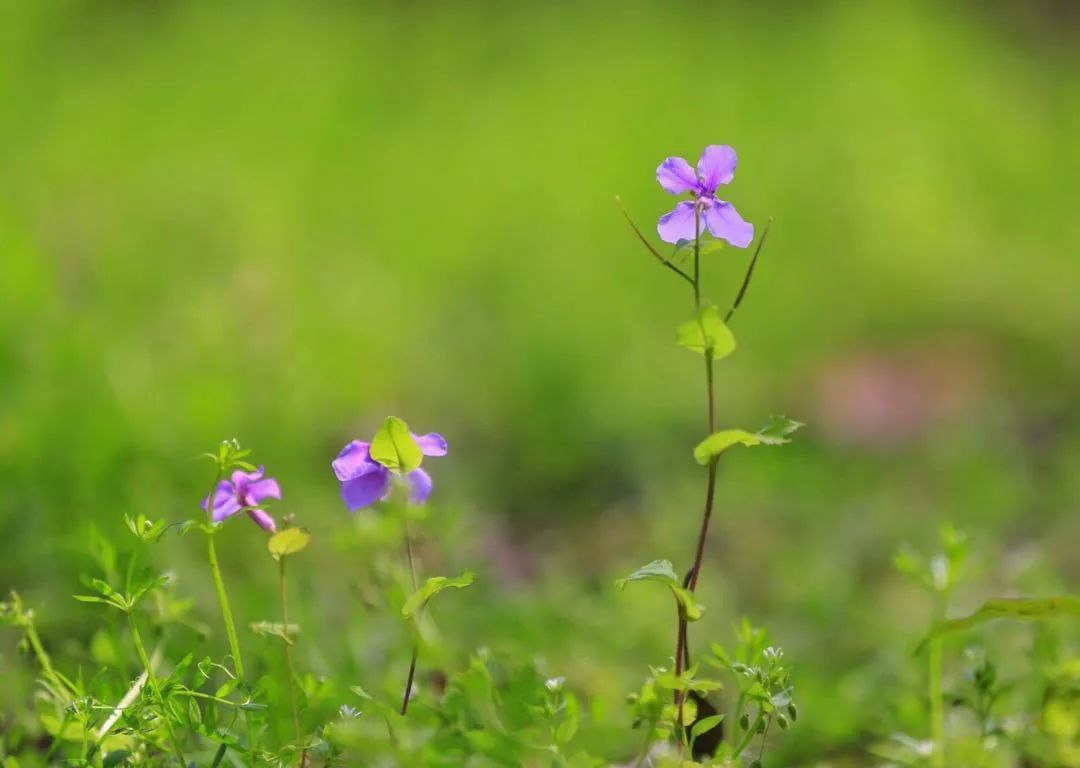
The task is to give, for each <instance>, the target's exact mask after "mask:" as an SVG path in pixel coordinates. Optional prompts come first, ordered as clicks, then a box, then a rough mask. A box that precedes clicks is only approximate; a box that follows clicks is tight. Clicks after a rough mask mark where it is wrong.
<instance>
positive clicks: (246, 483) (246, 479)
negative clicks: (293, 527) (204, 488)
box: [202, 467, 281, 533]
mask: <svg viewBox="0 0 1080 768" xmlns="http://www.w3.org/2000/svg"><path fill="white" fill-rule="evenodd" d="M265 472H266V468H265V467H259V468H258V469H256V470H255V471H254V472H244V471H242V470H239V469H238V470H236V471H235V472H233V473H232V477H231V478H230V479H229V480H222V481H221V482H220V483H218V486H217V488H215V489H214V495H213V502H214V509H213V513H212V517H213V520H214V522H215V523H220V522H221V521H222V520H225V519H226V518H229V517H232V516H233V515H235V514H236V513H237V512H239V511H240V510H241V509H243V510H245V511H246V512H247V513H248V514H249V515H250V516H251V519H252V520H254V521H255V522H256V524H258V526H259V527H260V528H262V529H263V530H264V531H269V532H270V533H274V532H275V531H277V524H276V523H274V518H272V517H271V516H270V514H269V513H268V512H266V510H264V509H261V508H260V507H259V505H260V504H262V503H263V502H264V501H266V500H267V499H280V498H281V486H279V485H278V481H277V480H275V479H274V478H272V477H263V475H264V474H265ZM209 503H210V498H209V497H207V498H206V499H204V500H203V503H202V508H203V509H207V507H208V506H209Z"/></svg>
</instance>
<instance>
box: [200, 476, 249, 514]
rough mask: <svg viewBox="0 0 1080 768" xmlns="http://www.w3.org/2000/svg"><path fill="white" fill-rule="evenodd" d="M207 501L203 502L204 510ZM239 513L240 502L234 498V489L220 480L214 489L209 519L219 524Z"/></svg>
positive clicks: (226, 482)
mask: <svg viewBox="0 0 1080 768" xmlns="http://www.w3.org/2000/svg"><path fill="white" fill-rule="evenodd" d="M207 501H208V500H204V501H203V504H202V507H203V509H206V507H207ZM239 511H240V501H239V500H238V499H237V498H236V487H235V486H234V485H233V484H232V483H230V482H229V481H228V480H222V481H221V482H220V483H218V486H217V488H215V489H214V509H213V512H212V513H211V515H210V519H211V520H213V521H214V522H215V523H220V522H221V521H222V520H225V519H227V518H229V517H232V516H233V515H235V514H236V513H237V512H239Z"/></svg>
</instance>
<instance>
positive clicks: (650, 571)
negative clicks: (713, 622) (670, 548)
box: [615, 560, 705, 621]
mask: <svg viewBox="0 0 1080 768" xmlns="http://www.w3.org/2000/svg"><path fill="white" fill-rule="evenodd" d="M632 581H655V582H657V583H659V584H663V585H665V586H666V587H667V588H668V589H670V590H671V594H673V595H674V596H675V600H676V602H677V603H678V604H679V612H680V613H681V614H682V615H683V616H684V617H685V618H686V620H687V621H697V620H698V619H700V618H701V617H702V615H703V614H704V613H705V609H704V608H703V607H702V606H701V605H698V602H697V600H695V599H694V593H693V592H691V591H690V590H688V589H684V588H683V585H682V582H681V581H679V576H678V574H676V573H675V567H674V566H673V565H672V564H671V561H670V560H653V561H652V562H651V563H649V564H648V565H643V566H641V567H640V568H638V569H637V570H636V571H634V572H633V573H631V574H630V575H629V576H627V577H625V578H622V579H618V580H617V581H616V582H615V586H616V587H618V588H619V589H625V588H626V585H627V584H629V583H630V582H632Z"/></svg>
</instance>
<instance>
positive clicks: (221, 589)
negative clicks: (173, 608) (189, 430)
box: [206, 468, 255, 756]
mask: <svg viewBox="0 0 1080 768" xmlns="http://www.w3.org/2000/svg"><path fill="white" fill-rule="evenodd" d="M223 475H224V470H222V469H220V468H219V469H218V472H217V476H216V477H215V478H214V484H213V485H212V486H210V494H209V495H208V496H207V499H208V503H207V512H206V516H207V521H208V522H209V524H210V525H213V524H214V522H213V513H212V511H211V510H212V509H213V505H214V494H215V493H216V491H217V487H218V484H219V483H220V482H221V478H222V476H223ZM214 536H215V532H214V531H212V530H211V531H207V533H206V554H207V559H208V560H209V561H210V572H211V573H212V574H213V576H214V589H215V590H217V598H218V604H219V605H220V606H221V618H222V620H223V621H224V623H225V635H226V636H227V637H228V640H229V653H230V654H232V657H233V666H234V667H235V669H236V677H237V679H239V680H240V683H241V684H242V685H244V686H246V685H247V680H246V677H245V675H244V660H243V658H242V657H241V656H240V640H239V639H238V637H237V635H236V623H235V622H234V621H233V613H232V608H230V607H229V595H228V593H227V592H226V591H225V580H224V579H223V578H222V577H221V566H220V565H219V564H218V557H217V547H216V546H215V544H214ZM244 727H245V729H246V730H247V737H248V750H249V752H250V754H251V755H252V756H254V754H255V734H254V730H253V729H252V726H251V715H250V713H248V712H244Z"/></svg>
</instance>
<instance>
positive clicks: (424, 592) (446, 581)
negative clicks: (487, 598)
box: [401, 571, 473, 619]
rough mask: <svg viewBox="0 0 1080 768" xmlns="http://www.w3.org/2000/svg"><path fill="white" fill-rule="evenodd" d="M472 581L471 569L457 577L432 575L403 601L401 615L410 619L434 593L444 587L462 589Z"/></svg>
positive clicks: (437, 592)
mask: <svg viewBox="0 0 1080 768" xmlns="http://www.w3.org/2000/svg"><path fill="white" fill-rule="evenodd" d="M472 583H473V573H472V571H465V573H463V574H461V575H460V576H458V577H457V578H450V577H449V576H432V577H431V578H429V579H428V580H427V581H425V582H424V586H422V587H420V589H418V590H416V591H415V592H414V593H413V594H412V595H410V596H409V599H408V600H406V601H405V604H404V605H402V606H401V615H402V617H404V618H406V619H411V618H412V617H413V616H415V615H416V612H417V611H419V610H420V609H421V608H423V607H424V606H425V605H427V604H428V601H429V600H431V598H433V597H435V595H437V594H439V593H440V592H442V591H443V590H444V589H450V588H454V589H464V588H465V587H467V586H469V585H470V584H472Z"/></svg>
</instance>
